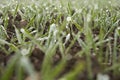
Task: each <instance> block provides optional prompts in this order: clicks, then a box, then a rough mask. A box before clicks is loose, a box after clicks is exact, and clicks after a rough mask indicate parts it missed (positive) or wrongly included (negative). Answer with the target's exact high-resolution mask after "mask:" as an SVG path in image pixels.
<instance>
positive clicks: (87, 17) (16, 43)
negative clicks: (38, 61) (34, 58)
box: [0, 0, 120, 80]
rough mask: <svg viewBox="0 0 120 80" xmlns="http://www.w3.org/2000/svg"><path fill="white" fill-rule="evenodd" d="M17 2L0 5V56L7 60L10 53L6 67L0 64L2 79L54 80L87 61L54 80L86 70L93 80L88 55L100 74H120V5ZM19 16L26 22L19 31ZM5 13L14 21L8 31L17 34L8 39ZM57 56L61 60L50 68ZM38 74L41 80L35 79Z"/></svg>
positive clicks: (71, 78)
mask: <svg viewBox="0 0 120 80" xmlns="http://www.w3.org/2000/svg"><path fill="white" fill-rule="evenodd" d="M19 1H20V2H19ZM19 1H15V0H9V1H0V2H1V4H0V12H1V13H3V15H2V16H1V17H0V22H1V21H3V22H2V23H0V52H1V53H2V52H4V53H5V54H6V55H10V54H12V53H14V55H12V58H10V59H9V61H7V65H6V66H3V64H2V63H1V62H0V80H10V78H11V76H12V75H13V74H14V75H15V76H16V80H24V77H25V75H26V74H27V75H28V76H30V77H31V80H56V78H57V77H58V75H59V74H60V73H62V71H63V70H64V68H65V66H66V65H68V64H67V63H68V61H69V60H71V59H73V58H74V57H75V58H76V57H77V58H79V59H81V57H83V58H84V57H85V58H84V60H77V61H76V62H77V63H76V65H75V66H73V70H70V71H68V73H66V74H65V75H62V76H61V77H59V79H57V80H76V76H77V75H79V74H82V73H83V71H85V70H86V72H87V74H88V75H87V76H86V77H87V79H88V80H94V78H93V77H94V72H93V67H92V65H93V64H94V61H92V60H91V57H92V56H95V60H98V63H99V64H100V67H101V68H102V70H100V71H99V73H101V74H102V73H107V72H109V71H111V70H112V71H113V74H114V75H116V76H117V75H118V74H119V73H120V71H119V67H120V63H119V62H120V59H119V57H120V56H119V53H120V49H119V48H120V38H119V37H120V29H119V27H120V6H119V3H120V1H119V0H105V1H100V0H74V1H72V0H66V1H64V0H57V1H56V0H51V1H52V2H50V1H49V0H48V1H44V0H32V1H29V0H19ZM17 12H19V14H20V15H21V17H22V19H23V20H27V21H28V23H27V25H24V26H22V28H19V27H18V26H16V25H14V22H15V21H14V19H15V17H16V15H17ZM9 14H12V16H13V19H12V20H11V23H13V25H12V26H11V27H12V28H13V29H14V30H15V32H14V34H15V35H13V37H12V38H11V39H9V40H8V37H9V34H8V27H9V26H10V25H9V18H10V17H9V16H8V15H9ZM68 18H71V19H70V21H69V20H68V21H67V19H68ZM75 31H77V32H75ZM82 34H83V35H84V36H83V35H82ZM26 40H27V41H26ZM75 43H77V45H79V46H80V47H81V49H77V50H76V51H77V52H76V53H74V51H73V49H72V47H76V45H75ZM6 45H7V46H8V47H9V48H6V47H5V46H6ZM36 46H37V48H39V49H40V50H41V51H42V52H43V53H44V54H45V56H44V60H43V63H42V65H40V67H42V68H41V70H40V71H39V72H37V71H36V70H35V68H34V65H33V64H32V63H31V61H30V56H31V55H32V54H33V50H34V48H35V47H36ZM57 51H58V53H60V55H61V60H60V61H59V63H58V64H57V65H53V59H54V55H57ZM1 53H0V54H1ZM71 53H73V54H74V55H72V54H71ZM38 54H39V52H38ZM0 58H1V59H2V57H1V56H0ZM95 64H96V63H95ZM107 64H111V65H110V66H108V65H107ZM70 66H71V65H70ZM36 73H38V75H39V76H40V78H41V79H36V77H35V76H36Z"/></svg>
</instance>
